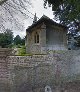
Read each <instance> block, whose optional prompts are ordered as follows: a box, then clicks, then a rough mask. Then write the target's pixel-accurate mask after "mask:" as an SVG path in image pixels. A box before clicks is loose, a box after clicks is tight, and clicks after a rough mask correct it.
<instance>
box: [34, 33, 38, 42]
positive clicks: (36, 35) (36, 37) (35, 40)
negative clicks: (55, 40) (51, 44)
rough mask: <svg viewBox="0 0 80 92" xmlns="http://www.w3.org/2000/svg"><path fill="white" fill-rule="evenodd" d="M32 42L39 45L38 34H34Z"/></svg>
mask: <svg viewBox="0 0 80 92" xmlns="http://www.w3.org/2000/svg"><path fill="white" fill-rule="evenodd" d="M34 42H35V43H39V34H38V33H37V32H36V33H35V36H34Z"/></svg>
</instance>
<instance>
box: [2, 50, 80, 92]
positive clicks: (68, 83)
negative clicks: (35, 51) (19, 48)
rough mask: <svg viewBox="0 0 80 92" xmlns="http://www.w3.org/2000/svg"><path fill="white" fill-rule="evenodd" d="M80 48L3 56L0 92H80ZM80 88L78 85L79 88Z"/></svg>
mask: <svg viewBox="0 0 80 92" xmlns="http://www.w3.org/2000/svg"><path fill="white" fill-rule="evenodd" d="M79 66H80V51H51V52H49V53H48V55H33V56H12V55H11V56H10V55H8V56H4V57H2V56H1V57H0V92H44V91H45V87H46V86H49V87H50V90H51V91H52V92H54V91H55V92H80V88H79V87H80V67H79ZM75 87H76V88H75Z"/></svg>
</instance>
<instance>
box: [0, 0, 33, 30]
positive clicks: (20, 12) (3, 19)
mask: <svg viewBox="0 0 80 92" xmlns="http://www.w3.org/2000/svg"><path fill="white" fill-rule="evenodd" d="M31 5H32V4H31V2H30V0H0V31H5V30H6V28H5V24H6V23H7V22H8V23H10V24H12V25H13V26H14V27H16V28H15V29H18V30H23V28H24V25H23V21H22V20H24V19H28V18H31V17H30V16H29V14H32V13H31V12H29V10H28V9H29V8H30V7H31ZM21 19H22V20H21Z"/></svg>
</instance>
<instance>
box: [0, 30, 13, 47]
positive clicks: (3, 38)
mask: <svg viewBox="0 0 80 92" xmlns="http://www.w3.org/2000/svg"><path fill="white" fill-rule="evenodd" d="M12 43H13V33H12V30H10V29H7V30H6V31H5V32H4V33H0V46H1V47H2V48H9V47H12Z"/></svg>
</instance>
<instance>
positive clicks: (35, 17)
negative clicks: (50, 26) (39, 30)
mask: <svg viewBox="0 0 80 92" xmlns="http://www.w3.org/2000/svg"><path fill="white" fill-rule="evenodd" d="M36 22H37V16H36V13H35V15H34V20H33V23H36Z"/></svg>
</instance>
